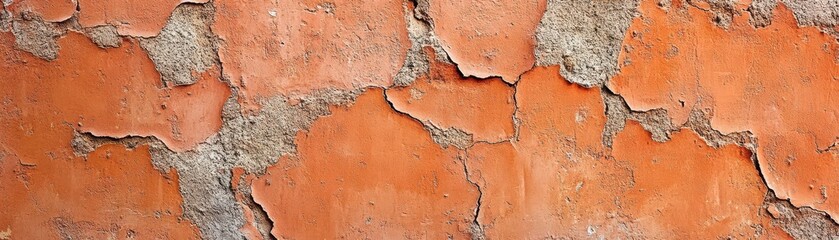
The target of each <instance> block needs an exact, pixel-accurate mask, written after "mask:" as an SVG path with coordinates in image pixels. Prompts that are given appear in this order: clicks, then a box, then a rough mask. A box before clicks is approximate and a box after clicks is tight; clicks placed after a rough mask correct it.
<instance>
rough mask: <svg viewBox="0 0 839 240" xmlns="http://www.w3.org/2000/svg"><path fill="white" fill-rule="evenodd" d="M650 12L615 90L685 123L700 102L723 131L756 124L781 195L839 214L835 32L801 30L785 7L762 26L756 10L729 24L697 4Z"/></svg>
mask: <svg viewBox="0 0 839 240" xmlns="http://www.w3.org/2000/svg"><path fill="white" fill-rule="evenodd" d="M744 7H745V6H742V7H741V8H739V9H737V11H739V12H744V10H745V9H743V8H744ZM641 9H642V10H641V11H642V17H641V18H638V19H637V20H636V21H635V22H634V23H633V25H632V27H630V30H629V35H628V36H629V37H628V38H627V39H626V45H625V46H624V54H623V56H622V60H621V61H622V62H623V64H624V66H623V67H622V72H621V74H620V75H618V76H617V77H615V78H614V79H613V80H612V81H611V82H610V85H609V88H610V89H612V90H614V91H615V92H616V93H619V94H621V95H622V96H624V97H625V98H626V101H627V103H628V104H629V106H631V107H632V108H633V109H638V110H647V109H652V108H663V109H666V110H667V111H668V113H669V115H670V116H671V117H672V118H673V121H674V122H675V123H676V124H681V123H684V122H686V121H688V118H689V117H690V114H691V112H693V111H695V110H697V109H698V110H702V111H705V112H708V113H709V115H710V116H709V119H710V126H711V127H713V128H714V129H717V130H719V131H720V132H722V133H731V132H738V131H750V132H751V133H752V134H754V136H755V137H756V138H757V159H758V161H759V162H760V167H761V171H762V172H763V174H764V176H765V177H766V181H767V183H768V185H769V187H770V188H771V189H773V190H775V193H776V194H777V196H778V197H779V198H782V199H788V198H789V199H791V201H792V203H793V204H794V205H796V206H811V207H814V208H816V209H821V210H824V211H827V212H828V213H829V214H830V215H831V216H833V217H834V218H835V216H836V215H837V214H839V212H837V209H839V201H837V200H835V199H832V198H830V197H829V196H832V195H836V194H839V192H837V189H839V185H837V184H838V183H839V182H837V181H836V180H837V176H839V175H837V174H836V170H835V169H837V167H839V166H837V161H835V160H836V159H837V155H836V154H831V153H827V152H820V151H818V149H824V148H826V147H828V146H831V145H833V144H834V143H835V142H836V141H837V139H839V121H838V120H837V108H836V107H835V106H837V103H839V102H837V99H836V98H835V97H832V95H833V94H831V93H832V92H835V91H836V89H837V87H839V77H837V76H839V63H838V62H837V61H836V56H837V53H838V52H837V49H839V45H837V42H836V39H834V38H833V37H832V36H830V35H827V34H824V33H822V32H821V31H819V30H818V29H816V28H812V27H804V28H799V27H798V26H797V23H796V21H795V18H794V17H793V13H792V12H791V11H790V10H789V9H788V8H787V7H786V6H785V5H783V4H780V5H778V7H777V8H776V9H775V10H774V12H775V14H774V20H773V22H772V24H771V25H768V26H766V27H763V28H758V29H755V28H753V27H752V25H751V24H749V15H748V14H740V15H737V16H735V17H734V18H733V20H732V23H731V26H729V28H728V29H723V28H720V27H717V26H716V25H714V24H713V23H711V22H709V21H704V20H703V19H705V18H706V17H707V14H708V13H706V12H704V11H702V10H701V9H698V8H696V7H693V6H689V5H673V6H671V8H670V9H669V10H667V9H662V8H661V7H658V6H656V5H655V4H653V3H651V2H647V3H645V4H644V5H643V6H642V7H641ZM743 59H749V60H748V62H743Z"/></svg>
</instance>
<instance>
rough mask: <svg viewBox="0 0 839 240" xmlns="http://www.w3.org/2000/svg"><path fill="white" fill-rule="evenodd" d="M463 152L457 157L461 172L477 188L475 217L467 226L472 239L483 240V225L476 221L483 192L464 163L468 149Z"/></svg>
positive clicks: (484, 236)
mask: <svg viewBox="0 0 839 240" xmlns="http://www.w3.org/2000/svg"><path fill="white" fill-rule="evenodd" d="M463 153H464V154H463V156H461V157H459V158H460V161H461V163H463V172H464V173H465V174H466V181H467V182H469V184H472V186H474V187H475V189H476V190H478V199H477V201H476V202H475V213H474V214H475V217H474V218H473V219H472V225H471V226H470V227H469V233H470V234H471V235H472V240H483V239H486V235H485V233H484V227H483V226H482V225H481V223H480V222H479V221H478V218H479V217H480V216H481V204H483V196H484V192H483V190H482V189H481V186H480V185H479V184H478V183H477V182H475V181H473V180H472V178H471V177H470V174H469V165H467V163H466V161H468V160H469V157H468V155H469V150H468V149H466V150H464V151H463Z"/></svg>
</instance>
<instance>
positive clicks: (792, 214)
mask: <svg viewBox="0 0 839 240" xmlns="http://www.w3.org/2000/svg"><path fill="white" fill-rule="evenodd" d="M763 209H765V210H766V215H769V216H770V217H772V224H773V225H776V226H779V227H781V229H783V230H784V231H786V232H787V233H789V235H791V236H792V237H793V238H794V239H833V240H836V239H839V224H836V222H834V221H833V220H831V219H830V217H829V216H828V215H827V214H826V213H824V212H821V211H818V210H815V209H812V208H809V207H800V208H799V207H795V206H793V205H792V204H791V203H790V202H789V201H787V200H781V199H778V198H776V197H775V194H774V193H773V192H772V191H769V193H767V195H766V198H765V200H764V206H763Z"/></svg>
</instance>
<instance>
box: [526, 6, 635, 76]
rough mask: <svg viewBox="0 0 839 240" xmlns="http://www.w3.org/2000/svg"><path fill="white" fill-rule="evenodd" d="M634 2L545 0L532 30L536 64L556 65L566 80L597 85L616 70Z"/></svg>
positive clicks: (630, 20)
mask: <svg viewBox="0 0 839 240" xmlns="http://www.w3.org/2000/svg"><path fill="white" fill-rule="evenodd" d="M637 6H638V0H617V1H573V0H548V8H547V9H548V10H547V12H545V16H544V17H543V18H542V21H541V22H540V23H539V27H538V28H537V29H536V51H535V54H536V64H537V65H539V66H549V65H559V66H561V67H562V73H561V74H562V76H564V77H565V79H566V80H568V81H570V82H573V83H578V84H581V85H583V86H587V87H591V86H595V85H601V84H603V83H604V82H606V81H607V80H608V79H609V78H610V77H612V76H614V75H615V74H616V73H617V72H618V70H619V69H620V67H619V66H620V65H618V54H619V53H620V51H621V42H622V41H623V39H624V35H625V33H626V29H627V27H629V24H630V23H631V22H632V19H633V17H634V16H635V15H636V10H635V9H636V7H637Z"/></svg>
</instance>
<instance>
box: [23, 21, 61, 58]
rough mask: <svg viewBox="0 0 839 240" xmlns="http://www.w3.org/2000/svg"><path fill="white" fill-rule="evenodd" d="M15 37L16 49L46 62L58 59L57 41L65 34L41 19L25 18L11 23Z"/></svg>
mask: <svg viewBox="0 0 839 240" xmlns="http://www.w3.org/2000/svg"><path fill="white" fill-rule="evenodd" d="M11 28H12V33H13V34H14V35H15V47H17V48H18V49H20V50H23V51H27V52H29V53H32V54H33V55H35V56H37V57H39V58H43V59H46V60H54V59H56V58H57V57H58V48H59V47H58V43H57V41H56V39H57V38H58V37H59V36H61V35H62V34H64V31H63V30H62V29H60V28H59V27H58V26H57V25H56V24H54V23H49V22H44V21H43V20H41V19H39V18H33V17H29V16H27V17H25V18H24V19H21V20H18V21H12V23H11Z"/></svg>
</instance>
